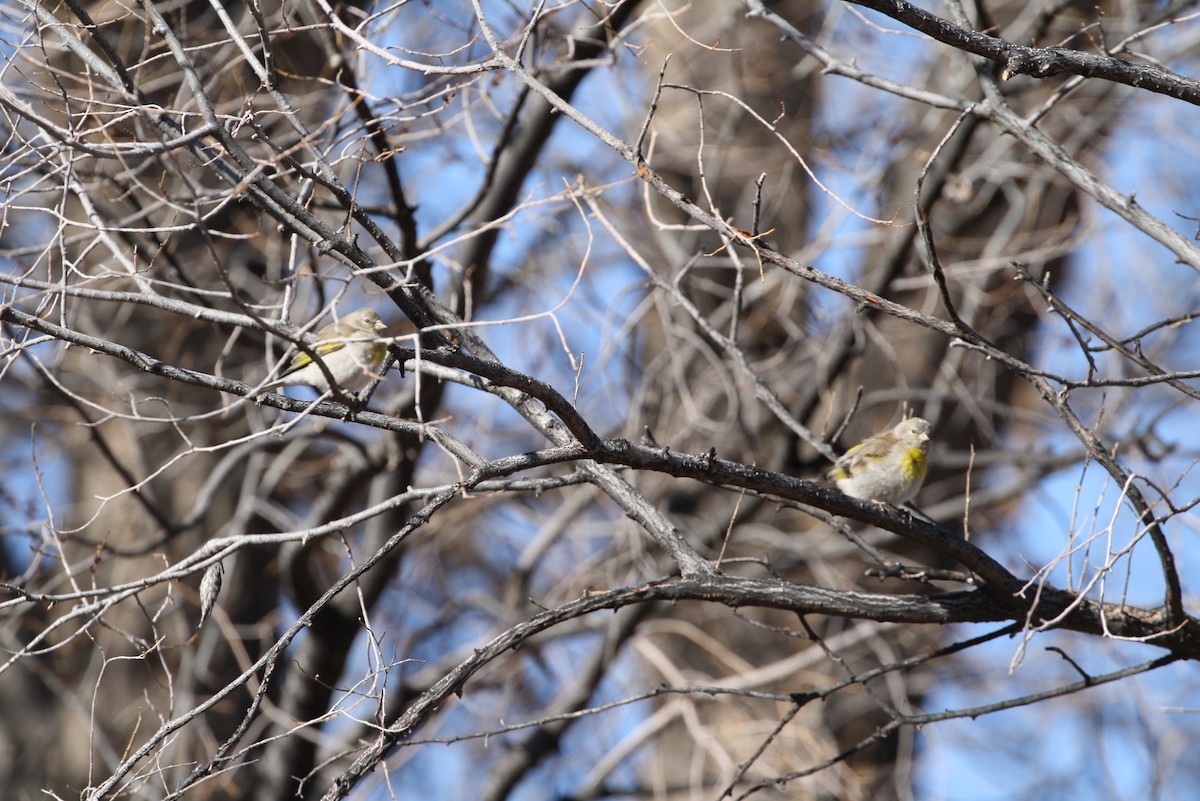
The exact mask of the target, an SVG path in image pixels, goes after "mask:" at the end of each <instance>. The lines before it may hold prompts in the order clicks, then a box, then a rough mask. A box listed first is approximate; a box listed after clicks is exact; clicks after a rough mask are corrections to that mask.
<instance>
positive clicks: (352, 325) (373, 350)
mask: <svg viewBox="0 0 1200 801" xmlns="http://www.w3.org/2000/svg"><path fill="white" fill-rule="evenodd" d="M385 328H387V326H386V325H385V324H384V322H383V320H382V319H380V317H379V313H378V312H376V311H375V310H374V309H359V310H358V311H355V312H351V313H350V314H347V315H346V316H344V317H342V319H340V320H338V321H336V322H332V323H330V324H329V325H327V326H325V327H324V328H322V329H321V330H319V331H317V333H316V335H315V337H314V338H313V342H312V344H311V345H310V346H309V350H310V351H312V352H313V353H315V354H317V356H319V357H320V358H321V362H322V363H324V365H325V367H326V368H327V369H328V370H329V373H330V374H331V375H332V376H333V380H334V381H335V382H336V383H337V385H338V387H340V388H341V389H344V390H347V391H354V390H358V389H362V388H363V387H365V386H366V385H367V384H369V383H371V381H372V380H373V379H374V378H375V375H376V371H377V370H378V368H379V365H380V364H382V363H383V359H384V357H385V356H387V343H385V342H381V341H379V340H376V339H375V336H376V335H377V334H378V333H379V332H380V331H382V330H383V329H385ZM285 386H310V387H316V388H317V390H318V391H319V392H328V391H329V381H328V380H327V379H326V378H325V373H324V371H322V370H321V366H320V365H319V364H317V363H316V362H314V361H313V359H312V357H311V356H309V355H308V354H307V353H305V352H304V351H298V352H297V353H296V355H295V356H293V357H292V363H291V364H289V365H288V368H287V369H286V370H285V371H284V372H283V375H281V376H280V377H279V378H277V379H275V380H274V381H271V382H268V383H266V384H263V385H262V386H261V387H259V389H258V391H257V392H256V393H255V394H260V393H263V392H269V391H271V390H273V389H276V388H278V387H285Z"/></svg>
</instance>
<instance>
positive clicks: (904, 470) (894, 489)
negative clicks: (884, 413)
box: [825, 417, 932, 506]
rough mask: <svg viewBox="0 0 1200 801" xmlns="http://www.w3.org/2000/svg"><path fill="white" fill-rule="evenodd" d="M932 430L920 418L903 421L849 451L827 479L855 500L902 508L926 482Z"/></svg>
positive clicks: (832, 469) (829, 473)
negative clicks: (926, 461) (930, 431)
mask: <svg viewBox="0 0 1200 801" xmlns="http://www.w3.org/2000/svg"><path fill="white" fill-rule="evenodd" d="M930 428H932V426H930V425H929V421H928V420H922V419H921V418H920V417H912V418H909V419H907V420H901V421H900V422H899V423H897V424H896V425H895V426H894V427H893V428H891V429H889V430H887V431H884V432H883V433H882V434H876V435H875V436H873V437H867V438H866V439H864V440H863V441H862V442H860V443H858V444H857V445H855V446H854V447H853V448H851V449H850V450H848V451H846V453H845V454H844V455H843V456H842V458H840V459H838V460H837V461H836V462H835V463H834V465H833V467H832V468H830V470H829V472H828V473H826V474H825V477H826V478H828V479H829V480H830V481H833V482H834V483H836V484H837V488H838V489H840V490H841V491H842V492H844V493H846V494H847V495H849V496H850V497H851V498H858V499H859V500H860V501H878V502H880V503H890V504H894V505H896V506H899V505H901V504H903V503H904V502H905V501H908V500H911V499H912V498H913V496H915V495H916V494H917V490H919V489H920V488H921V482H922V481H924V480H925V454H926V453H927V452H928V451H929V430H930Z"/></svg>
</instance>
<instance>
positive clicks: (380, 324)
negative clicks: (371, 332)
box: [375, 320, 387, 331]
mask: <svg viewBox="0 0 1200 801" xmlns="http://www.w3.org/2000/svg"><path fill="white" fill-rule="evenodd" d="M385 328H387V323H385V322H384V321H383V320H380V321H379V322H377V323H375V330H376V331H382V330H384V329H385Z"/></svg>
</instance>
